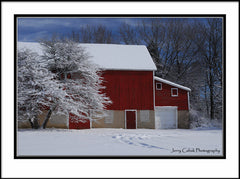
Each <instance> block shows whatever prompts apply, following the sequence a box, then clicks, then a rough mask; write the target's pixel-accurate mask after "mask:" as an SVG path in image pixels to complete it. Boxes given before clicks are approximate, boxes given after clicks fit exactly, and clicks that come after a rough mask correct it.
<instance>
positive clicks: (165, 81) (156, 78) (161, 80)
mask: <svg viewBox="0 0 240 179" xmlns="http://www.w3.org/2000/svg"><path fill="white" fill-rule="evenodd" d="M154 79H155V80H157V81H160V82H163V83H166V84H168V85H171V86H175V87H177V88H181V89H183V90H186V91H191V89H190V88H188V87H185V86H182V85H179V84H176V83H173V82H171V81H168V80H164V79H162V78H159V77H157V76H154Z"/></svg>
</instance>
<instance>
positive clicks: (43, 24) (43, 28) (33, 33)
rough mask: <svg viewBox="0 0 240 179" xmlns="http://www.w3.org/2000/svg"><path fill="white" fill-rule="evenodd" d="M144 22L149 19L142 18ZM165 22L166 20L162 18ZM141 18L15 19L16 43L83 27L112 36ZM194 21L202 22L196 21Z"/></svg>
mask: <svg viewBox="0 0 240 179" xmlns="http://www.w3.org/2000/svg"><path fill="white" fill-rule="evenodd" d="M144 19H145V20H146V21H148V20H150V18H144ZM163 19H164V20H167V18H163ZM142 20H143V18H58V17H57V18H36V17H35V18H25V17H24V18H23V17H21V18H20V17H19V18H18V19H17V31H18V41H25V42H31V41H37V40H38V39H40V38H46V37H47V38H49V37H51V36H52V34H53V33H57V34H61V35H62V34H67V33H71V32H72V31H78V30H79V29H80V28H81V27H82V26H85V25H87V24H88V25H98V24H101V25H104V26H106V27H107V28H108V29H110V30H112V32H113V34H114V35H118V33H117V31H118V29H119V25H120V24H121V23H128V24H130V25H131V26H133V27H136V25H137V24H138V22H140V21H142ZM195 20H203V19H199V18H198V19H196V18H195Z"/></svg>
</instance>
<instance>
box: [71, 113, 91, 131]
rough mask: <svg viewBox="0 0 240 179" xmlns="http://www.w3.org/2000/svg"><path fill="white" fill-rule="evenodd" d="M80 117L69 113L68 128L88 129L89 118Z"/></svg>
mask: <svg viewBox="0 0 240 179" xmlns="http://www.w3.org/2000/svg"><path fill="white" fill-rule="evenodd" d="M77 119H80V118H79V117H78V116H76V115H74V114H72V113H70V114H69V129H90V120H88V119H81V120H77Z"/></svg>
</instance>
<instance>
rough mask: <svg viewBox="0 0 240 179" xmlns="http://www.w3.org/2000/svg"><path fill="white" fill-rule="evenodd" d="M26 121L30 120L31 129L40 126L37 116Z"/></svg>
mask: <svg viewBox="0 0 240 179" xmlns="http://www.w3.org/2000/svg"><path fill="white" fill-rule="evenodd" d="M28 121H29V122H30V124H31V127H32V129H38V128H39V127H40V126H39V122H38V119H37V117H34V119H33V121H32V120H31V119H29V120H28Z"/></svg>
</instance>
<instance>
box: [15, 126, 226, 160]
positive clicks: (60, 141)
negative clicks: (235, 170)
mask: <svg viewBox="0 0 240 179" xmlns="http://www.w3.org/2000/svg"><path fill="white" fill-rule="evenodd" d="M17 155H18V156H33V155H34V156H36V155H37V156H43V155H44V156H47V155H50V156H174V155H184V156H185V155H186V156H192V155H194V156H196V155H197V156H206V155H208V156H212V155H214V156H221V155H222V130H220V129H209V130H197V129H168V130H155V129H133V130H131V129H85V130H66V129H46V130H30V129H26V130H19V131H18V132H17Z"/></svg>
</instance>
